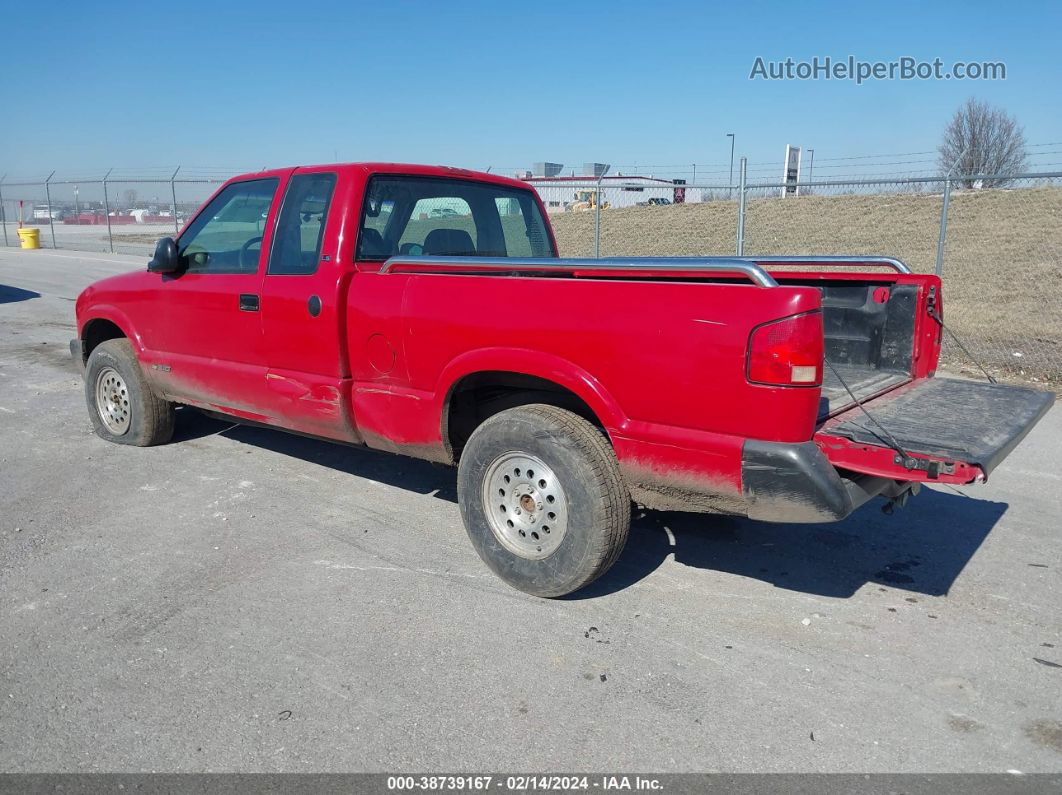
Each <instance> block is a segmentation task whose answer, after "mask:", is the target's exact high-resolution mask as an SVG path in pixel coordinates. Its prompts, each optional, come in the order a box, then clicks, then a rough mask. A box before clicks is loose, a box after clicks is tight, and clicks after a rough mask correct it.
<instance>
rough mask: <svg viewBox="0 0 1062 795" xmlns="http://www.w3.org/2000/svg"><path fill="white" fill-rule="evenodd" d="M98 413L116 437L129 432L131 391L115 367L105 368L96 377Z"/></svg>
mask: <svg viewBox="0 0 1062 795" xmlns="http://www.w3.org/2000/svg"><path fill="white" fill-rule="evenodd" d="M96 411H98V412H99V415H100V419H101V420H102V421H103V424H104V425H106V426H107V430H108V431H110V432H111V433H113V434H114V435H116V436H121V435H122V434H124V433H125V432H126V431H128V430H129V419H130V417H131V412H130V409H129V389H128V387H127V386H126V384H125V379H123V378H122V376H121V374H119V372H118V371H117V370H115V369H114V368H113V367H104V368H103V369H102V370H100V373H99V375H98V376H96Z"/></svg>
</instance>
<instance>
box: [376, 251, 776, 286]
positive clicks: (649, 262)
mask: <svg viewBox="0 0 1062 795" xmlns="http://www.w3.org/2000/svg"><path fill="white" fill-rule="evenodd" d="M399 267H401V268H402V270H403V271H404V272H408V271H409V270H410V269H412V270H419V269H422V268H423V269H424V272H428V273H433V272H439V271H462V272H467V271H483V272H490V271H496V272H497V271H501V272H512V271H520V272H528V271H535V272H541V273H552V272H562V273H563V272H568V271H593V270H601V271H629V272H631V273H638V272H657V271H671V272H674V273H683V272H698V273H704V272H705V271H713V272H717V273H724V274H725V273H731V274H741V275H743V276H745V277H747V278H748V279H749V280H750V281H751V282H753V284H756V285H758V286H760V287H777V286H778V282H776V281H775V280H774V279H773V278H772V277H771V275H770V274H769V273H767V271H765V270H764V269H763V268H761V267H760V266H759V265H757V264H756V262H755V261H754V260H749V259H742V258H739V257H603V258H601V259H592V258H587V259H581V258H579V259H569V258H557V257H532V258H517V257H477V256H469V257H411V256H397V257H391V258H390V259H388V260H387V261H385V262H384V264H383V265H382V266H381V267H380V271H379V272H380V273H391V272H393V271H394V270H395V269H396V268H399Z"/></svg>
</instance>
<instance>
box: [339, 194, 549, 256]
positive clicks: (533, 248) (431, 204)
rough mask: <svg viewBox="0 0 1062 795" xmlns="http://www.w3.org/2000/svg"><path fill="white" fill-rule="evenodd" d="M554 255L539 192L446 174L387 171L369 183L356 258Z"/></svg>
mask: <svg viewBox="0 0 1062 795" xmlns="http://www.w3.org/2000/svg"><path fill="white" fill-rule="evenodd" d="M398 255H406V256H437V257H439V256H451V257H455V256H462V257H464V256H470V257H555V256H557V254H556V251H555V249H554V248H553V243H552V241H551V239H550V236H549V232H548V231H547V227H546V223H545V220H544V219H543V218H542V213H541V211H540V210H539V206H538V202H537V201H536V200H535V195H534V193H533V192H532V191H531V190H530V189H527V190H524V189H521V188H511V187H509V186H507V185H493V184H490V183H485V182H475V181H472V180H462V179H451V178H443V177H412V176H401V175H389V174H381V175H376V176H374V177H372V179H371V180H370V181H369V186H368V188H367V190H366V196H365V202H364V204H363V210H362V219H361V225H360V228H359V233H358V246H357V254H356V258H357V259H358V260H359V261H374V260H375V261H383V260H386V259H388V258H389V257H393V256H398Z"/></svg>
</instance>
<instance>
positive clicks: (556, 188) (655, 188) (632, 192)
mask: <svg viewBox="0 0 1062 795" xmlns="http://www.w3.org/2000/svg"><path fill="white" fill-rule="evenodd" d="M520 176H521V179H523V180H524V181H525V182H528V183H530V184H531V185H532V186H533V187H534V188H535V190H536V191H537V192H538V195H539V197H540V198H541V199H542V203H543V204H545V205H546V211H547V212H550V213H563V212H566V211H568V210H570V209H586V207H587V206H588V205H589V206H592V205H593V202H594V198H593V197H594V196H595V194H596V193H597V188H598V180H597V178H596V177H592V176H571V177H564V176H559V175H558V176H554V177H540V176H528V175H524V174H522V175H520ZM601 191H602V193H603V195H604V199H603V200H604V201H605V202H608V204H609V206H611V207H633V206H635V205H638V204H681V203H683V202H687V201H695V199H694V197H693V196H692V195H690V194H691V193H693V191H687V190H686V187H685V185H684V184H682V183H678V184H676V183H675V182H674V181H673V180H669V179H660V178H658V177H642V176H635V175H632V176H624V175H622V174H617V175H615V176H605V177H602V178H601ZM697 193H699V191H697Z"/></svg>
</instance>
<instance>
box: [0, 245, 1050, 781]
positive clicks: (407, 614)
mask: <svg viewBox="0 0 1062 795" xmlns="http://www.w3.org/2000/svg"><path fill="white" fill-rule="evenodd" d="M144 262H145V260H144V258H143V257H124V256H120V255H112V254H99V255H97V254H84V253H77V252H72V251H69V252H68V251H44V250H42V251H32V252H22V251H18V250H14V249H0V770H2V771H57V770H62V771H171V772H178V771H180V772H188V771H410V770H416V771H425V772H430V771H457V770H461V771H483V770H521V771H538V772H541V771H564V770H567V771H573V770H574V771H613V770H624V771H644V772H666V771H731V772H740V771H753V770H756V771H770V772H794V771H800V772H834V771H844V772H938V771H947V772H1004V771H1008V770H1011V771H1022V772H1025V773H1033V772H1057V771H1060V770H1062V588H1060V584H1062V474H1060V467H1059V464H1060V454H1059V450H1060V449H1062V412H1060V410H1059V409H1058V408H1055V409H1053V410H1052V411H1051V412H1050V414H1048V416H1047V417H1046V418H1045V419H1044V421H1043V422H1042V423H1041V424H1040V426H1038V427H1037V429H1036V430H1035V431H1034V432H1033V433H1032V435H1030V437H1029V438H1027V439H1026V440H1025V441H1024V442H1023V443H1022V444H1021V446H1020V447H1019V448H1018V449H1017V450H1016V451H1015V452H1014V453H1013V454H1012V455H1011V456H1010V458H1009V459H1008V460H1007V461H1006V462H1005V463H1004V464H1003V465H1002V466H1001V467H1000V468H999V470H997V471H996V472H995V473H994V474H993V476H992V478H991V480H990V482H989V483H987V484H985V485H979V486H970V487H962V488H951V487H934V488H930V489H927V490H925V491H923V493H922V494H921V495H919V496H918V497H917V498H915V499H913V500H912V501H911V502H910V503H909V505H908V507H907V508H906V509H904V510H902V511H899V512H897V513H896V514H895V515H893V516H886V515H884V514H883V513H882V512H881V511H880V510H879V504H872V505H869V506H866V507H864V508H863V509H861V510H860V511H859V512H857V513H856V514H855V515H854V516H852V517H850V518H849V519H847V520H846V521H844V522H841V523H838V524H831V525H769V524H761V523H757V522H752V521H747V520H742V519H734V518H724V517H713V516H697V515H685V514H679V513H653V512H650V513H648V514H642V515H639V516H638V517H637V518H636V520H635V522H634V525H633V529H632V535H631V540H630V544H629V546H628V548H627V550H626V551H625V553H624V555H623V556H622V557H621V559H620V560H619V562H618V563H617V565H616V566H615V568H614V569H613V570H612V572H611V573H610V574H608V575H606V577H605V578H604V579H602V580H600V581H599V582H598V583H596V584H595V585H593V586H592V587H591V588H589V589H588V590H586V591H584V592H581V593H579V594H576V595H575V596H574V597H571V598H568V599H562V600H554V601H548V600H542V599H536V598H534V597H530V596H526V595H524V594H521V593H519V592H517V591H514V590H512V589H510V588H509V587H508V586H506V585H505V584H504V583H502V582H501V581H499V580H498V579H496V578H495V577H494V576H493V575H492V574H491V573H490V572H489V571H488V570H487V569H486V567H485V566H484V565H483V564H482V563H481V562H480V560H479V559H478V558H477V557H476V555H475V553H474V552H473V550H472V547H471V546H470V544H469V542H468V540H467V538H466V536H465V532H464V529H463V528H462V525H461V519H460V515H459V513H458V509H457V505H456V502H455V499H456V494H455V477H454V472H453V471H452V470H450V469H447V468H445V467H440V466H436V465H432V464H427V463H423V462H419V461H415V460H411V459H407V458H401V457H397V456H390V455H386V454H383V453H376V452H371V451H367V450H360V449H354V448H349V447H342V446H337V445H331V444H328V443H325V442H318V441H314V440H310V439H305V438H301V437H295V436H290V435H286V434H283V433H280V432H276V431H268V430H261V429H255V428H248V427H241V426H238V425H232V424H228V423H223V422H219V421H216V420H213V419H208V418H206V417H204V416H202V415H200V414H198V413H197V412H195V411H192V410H189V409H182V410H180V412H179V418H178V422H177V434H176V438H175V440H174V442H173V443H171V444H169V445H166V446H163V447H158V448H150V449H135V448H128V447H121V446H117V445H110V444H107V443H105V442H103V441H102V440H100V439H98V438H97V437H96V436H95V435H94V434H93V433H92V430H91V427H90V425H89V421H88V417H87V415H86V409H85V401H84V397H83V392H82V386H81V380H80V377H79V375H78V373H77V371H76V369H75V368H74V366H73V364H72V363H71V361H70V357H69V352H68V349H67V342H68V340H69V339H70V337H71V336H73V329H74V326H73V322H74V319H73V310H74V303H73V301H74V299H75V297H76V296H77V294H78V292H79V291H80V290H81V289H82V288H83V287H84V286H85V285H87V284H89V283H90V282H91V281H93V280H95V279H98V278H101V277H103V276H106V275H110V274H113V273H119V272H122V271H125V270H131V269H134V268H141V267H143V266H144ZM946 289H947V286H946V285H945V290H946Z"/></svg>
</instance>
